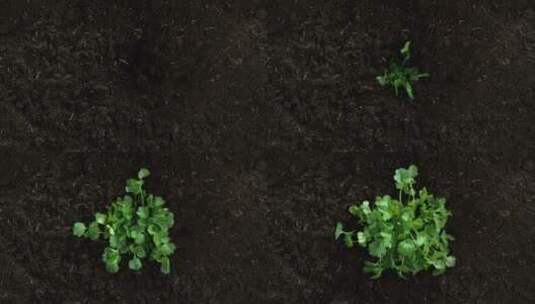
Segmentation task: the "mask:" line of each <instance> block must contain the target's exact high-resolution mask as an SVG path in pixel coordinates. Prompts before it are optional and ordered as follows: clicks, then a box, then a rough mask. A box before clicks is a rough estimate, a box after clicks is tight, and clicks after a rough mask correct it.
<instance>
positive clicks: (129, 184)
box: [125, 178, 143, 195]
mask: <svg viewBox="0 0 535 304" xmlns="http://www.w3.org/2000/svg"><path fill="white" fill-rule="evenodd" d="M142 189H143V181H142V180H137V179H133V178H131V179H129V180H127V181H126V188H125V190H126V192H128V193H133V194H136V195H137V194H140V193H141V191H142Z"/></svg>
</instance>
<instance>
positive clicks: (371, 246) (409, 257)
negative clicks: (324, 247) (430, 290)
mask: <svg viewBox="0 0 535 304" xmlns="http://www.w3.org/2000/svg"><path fill="white" fill-rule="evenodd" d="M417 175H418V169H417V168H416V166H414V165H412V166H410V167H409V168H408V169H397V170H396V172H395V175H394V180H395V182H396V188H397V189H398V190H399V193H398V197H397V198H394V197H390V196H389V195H385V196H379V197H377V198H376V200H375V204H374V205H373V206H371V205H370V202H368V201H364V202H362V203H361V204H360V205H353V206H351V207H349V213H350V214H351V215H353V216H355V217H356V218H357V219H358V221H359V223H360V224H361V225H362V226H363V227H362V229H360V230H358V231H357V230H355V231H345V230H344V226H343V224H342V223H337V225H336V230H335V239H339V238H342V239H343V240H344V243H345V245H346V246H347V247H349V248H351V247H353V246H354V245H355V244H359V245H360V246H362V247H365V248H367V249H368V252H369V254H370V255H371V256H372V257H373V260H372V261H367V262H365V267H364V271H365V272H368V273H371V274H372V278H373V279H377V278H379V277H380V276H381V275H382V273H383V271H385V270H387V269H391V270H394V271H395V272H396V273H397V274H398V275H399V276H400V277H402V278H405V275H406V274H407V273H411V274H413V275H414V274H416V273H418V272H420V271H423V270H428V269H433V274H434V275H439V274H442V273H444V271H445V270H446V269H447V268H448V267H453V266H454V265H455V258H454V257H453V256H451V255H450V253H449V246H448V243H449V241H450V240H453V237H452V236H450V235H449V234H447V233H446V231H445V230H444V227H445V225H446V222H447V220H448V217H449V216H450V215H451V213H450V212H449V211H448V209H447V208H446V200H445V199H444V198H437V197H435V196H433V195H432V194H431V193H429V192H428V191H427V190H426V189H425V188H422V189H421V190H419V191H416V189H415V188H414V184H415V183H416V180H415V178H416V176H417Z"/></svg>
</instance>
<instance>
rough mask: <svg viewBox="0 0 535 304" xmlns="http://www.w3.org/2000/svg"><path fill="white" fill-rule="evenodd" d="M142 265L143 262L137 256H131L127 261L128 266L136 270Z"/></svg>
mask: <svg viewBox="0 0 535 304" xmlns="http://www.w3.org/2000/svg"><path fill="white" fill-rule="evenodd" d="M142 266H143V264H142V263H141V260H140V259H139V258H138V257H133V258H132V259H131V260H130V261H129V262H128V267H129V268H130V269H132V270H134V271H138V270H140V269H141V267H142Z"/></svg>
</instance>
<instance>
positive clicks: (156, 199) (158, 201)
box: [154, 196, 165, 207]
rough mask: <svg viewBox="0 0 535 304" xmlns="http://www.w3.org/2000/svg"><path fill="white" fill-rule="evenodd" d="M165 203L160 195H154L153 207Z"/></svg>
mask: <svg viewBox="0 0 535 304" xmlns="http://www.w3.org/2000/svg"><path fill="white" fill-rule="evenodd" d="M164 204H165V201H164V199H163V198H162V197H160V196H156V197H155V198H154V207H161V206H163V205H164Z"/></svg>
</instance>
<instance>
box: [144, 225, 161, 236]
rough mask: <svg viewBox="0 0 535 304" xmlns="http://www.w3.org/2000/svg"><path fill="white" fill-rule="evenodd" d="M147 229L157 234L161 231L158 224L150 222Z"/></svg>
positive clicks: (152, 233) (151, 233)
mask: <svg viewBox="0 0 535 304" xmlns="http://www.w3.org/2000/svg"><path fill="white" fill-rule="evenodd" d="M147 231H148V232H149V234H150V235H155V234H158V233H160V228H158V226H156V225H154V224H150V225H149V226H148V228H147Z"/></svg>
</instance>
